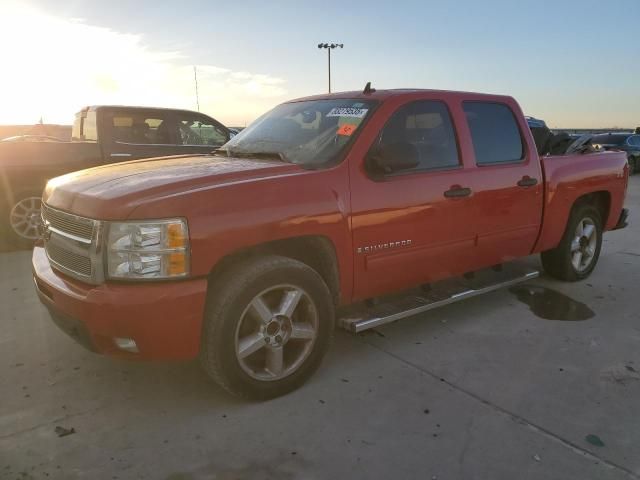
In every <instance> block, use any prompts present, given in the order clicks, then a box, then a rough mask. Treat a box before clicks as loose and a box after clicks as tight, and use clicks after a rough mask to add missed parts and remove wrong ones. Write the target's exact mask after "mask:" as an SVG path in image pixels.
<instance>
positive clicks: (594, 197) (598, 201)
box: [573, 191, 611, 229]
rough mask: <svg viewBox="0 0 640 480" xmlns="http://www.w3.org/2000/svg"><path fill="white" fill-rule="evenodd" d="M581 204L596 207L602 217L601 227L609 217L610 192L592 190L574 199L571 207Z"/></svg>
mask: <svg viewBox="0 0 640 480" xmlns="http://www.w3.org/2000/svg"><path fill="white" fill-rule="evenodd" d="M581 205H592V206H594V207H595V208H597V209H598V211H599V212H600V216H601V217H602V228H603V229H604V227H605V226H606V224H607V220H608V219H609V210H610V208H611V194H610V193H609V192H607V191H600V192H592V193H588V194H586V195H583V196H581V197H578V199H576V201H575V203H574V204H573V208H574V209H575V208H577V207H578V206H581Z"/></svg>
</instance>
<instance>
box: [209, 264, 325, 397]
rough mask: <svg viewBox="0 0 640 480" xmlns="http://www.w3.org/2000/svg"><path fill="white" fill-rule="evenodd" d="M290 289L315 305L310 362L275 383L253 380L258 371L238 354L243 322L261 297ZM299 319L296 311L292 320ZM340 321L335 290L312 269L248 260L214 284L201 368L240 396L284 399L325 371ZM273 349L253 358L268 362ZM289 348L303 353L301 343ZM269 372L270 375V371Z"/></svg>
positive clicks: (305, 362) (210, 296) (260, 351)
mask: <svg viewBox="0 0 640 480" xmlns="http://www.w3.org/2000/svg"><path fill="white" fill-rule="evenodd" d="M284 284H286V285H287V286H293V287H295V289H300V291H302V292H304V294H305V297H304V298H305V299H306V300H305V301H308V302H311V303H312V304H313V306H312V307H308V306H307V308H311V309H312V310H313V312H315V316H314V318H316V320H315V321H316V329H315V331H314V335H315V339H314V340H313V341H312V343H311V344H310V346H309V347H308V348H307V347H305V348H307V353H306V357H304V358H303V359H302V360H300V362H301V363H300V364H299V366H298V367H296V368H297V369H296V370H294V371H292V372H291V373H290V374H288V376H286V377H284V378H280V379H274V380H262V379H257V378H254V377H253V376H252V375H251V373H255V372H251V373H247V372H248V370H247V368H246V364H241V362H243V361H244V360H241V359H240V353H237V352H239V349H240V347H239V345H240V340H239V331H240V329H241V327H243V325H244V323H243V324H241V322H244V321H245V320H244V319H245V318H247V317H246V315H247V314H248V312H249V311H250V310H251V308H250V306H249V305H250V304H251V302H253V301H254V300H255V298H258V297H260V295H262V294H263V293H261V292H265V291H267V292H268V291H269V289H274V291H275V290H276V289H278V288H281V287H282V285H284ZM260 298H262V297H260ZM296 305H297V303H296ZM295 308H298V307H294V309H295ZM296 311H297V310H296ZM304 311H307V310H304ZM254 313H255V312H254ZM271 313H273V312H271ZM294 315H295V312H294V313H293V314H292V315H291V317H292V318H293V316H294ZM334 317H335V312H334V304H333V301H332V296H331V293H330V291H329V288H328V287H327V285H326V284H325V282H324V281H323V279H322V277H321V276H320V275H319V274H318V273H317V272H316V271H315V270H313V269H312V268H310V267H309V266H308V265H306V264H304V263H301V262H299V261H296V260H293V259H290V258H286V257H280V256H275V255H274V256H267V257H259V258H254V259H248V260H246V261H242V262H240V263H238V264H236V265H235V266H233V267H231V268H230V269H229V270H227V271H226V272H224V273H223V274H221V275H220V276H219V277H218V278H216V279H215V280H214V281H213V282H212V283H211V284H210V287H209V296H208V299H207V307H206V311H205V318H204V325H203V332H202V344H201V349H200V363H201V364H202V366H203V368H204V370H205V371H206V372H207V374H208V375H209V376H210V377H211V378H212V379H213V380H214V381H215V382H216V383H217V384H218V385H220V386H221V387H223V388H224V389H225V390H227V391H228V392H230V393H232V394H234V395H237V396H240V397H243V398H247V399H252V400H266V399H269V398H274V397H278V396H281V395H284V394H286V393H288V392H291V391H293V390H295V389H297V388H298V387H300V386H301V385H302V384H303V383H304V382H305V381H306V380H307V379H308V378H309V377H310V376H311V375H312V374H313V373H314V372H315V370H316V369H317V368H318V367H319V365H320V363H321V361H322V358H323V357H324V355H325V353H326V351H327V349H328V347H329V344H330V343H331V339H332V337H333V331H334V322H335V319H334ZM274 318H275V317H274ZM254 320H255V321H254ZM249 321H250V322H254V323H256V324H257V325H263V324H264V322H261V321H259V320H258V319H249ZM267 323H268V322H267ZM260 328H264V327H260ZM265 332H266V331H265ZM265 334H266V333H265ZM276 338H281V337H276ZM278 341H280V340H278ZM305 341H306V340H305ZM236 342H238V347H237V346H236ZM273 345H274V344H273V343H272V344H271V345H267V346H264V348H263V347H259V348H261V349H262V350H256V351H255V353H252V354H250V355H257V356H260V355H261V354H263V355H264V357H265V358H266V357H267V356H268V354H269V352H270V351H271V348H272V347H273ZM285 346H286V345H283V346H282V348H283V349H284V348H285ZM288 348H297V346H296V343H295V342H293V343H291V344H290V347H288ZM246 358H247V359H249V358H252V357H251V356H248V357H246ZM281 368H282V367H281ZM265 372H267V373H269V372H268V370H265Z"/></svg>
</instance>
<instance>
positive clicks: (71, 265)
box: [47, 244, 91, 277]
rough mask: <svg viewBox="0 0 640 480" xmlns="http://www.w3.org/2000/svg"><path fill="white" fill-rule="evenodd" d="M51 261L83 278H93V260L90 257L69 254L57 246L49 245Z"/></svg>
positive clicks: (48, 250)
mask: <svg viewBox="0 0 640 480" xmlns="http://www.w3.org/2000/svg"><path fill="white" fill-rule="evenodd" d="M47 254H48V255H49V259H50V260H52V261H53V262H55V263H57V264H58V265H61V266H64V267H65V269H67V270H71V271H73V272H75V273H77V274H79V275H82V276H83V277H91V259H90V258H89V257H86V256H83V255H79V254H77V253H73V252H69V251H67V250H65V249H64V248H61V247H59V246H57V245H51V244H49V245H47Z"/></svg>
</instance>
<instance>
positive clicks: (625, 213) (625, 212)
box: [613, 208, 629, 230]
mask: <svg viewBox="0 0 640 480" xmlns="http://www.w3.org/2000/svg"><path fill="white" fill-rule="evenodd" d="M628 218H629V209H628V208H623V209H622V211H621V212H620V218H619V219H618V223H616V226H615V227H613V229H614V230H620V229H621V228H624V227H626V226H627V225H629V222H627V219H628Z"/></svg>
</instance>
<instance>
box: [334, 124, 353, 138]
mask: <svg viewBox="0 0 640 480" xmlns="http://www.w3.org/2000/svg"><path fill="white" fill-rule="evenodd" d="M356 128H358V125H352V124H348V123H346V124H344V125H341V126H340V127H339V128H338V132H337V133H338V135H345V136H347V137H348V136H350V135H351V134H352V133H353V132H355V131H356Z"/></svg>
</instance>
